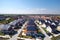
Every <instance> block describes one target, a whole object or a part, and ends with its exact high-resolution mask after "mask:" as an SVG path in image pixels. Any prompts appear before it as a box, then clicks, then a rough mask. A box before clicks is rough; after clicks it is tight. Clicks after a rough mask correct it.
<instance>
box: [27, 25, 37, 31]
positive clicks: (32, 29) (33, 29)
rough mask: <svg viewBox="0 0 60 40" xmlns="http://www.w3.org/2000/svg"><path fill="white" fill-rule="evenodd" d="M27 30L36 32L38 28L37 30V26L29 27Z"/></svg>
mask: <svg viewBox="0 0 60 40" xmlns="http://www.w3.org/2000/svg"><path fill="white" fill-rule="evenodd" d="M27 30H28V31H36V30H37V28H36V26H28V27H27Z"/></svg>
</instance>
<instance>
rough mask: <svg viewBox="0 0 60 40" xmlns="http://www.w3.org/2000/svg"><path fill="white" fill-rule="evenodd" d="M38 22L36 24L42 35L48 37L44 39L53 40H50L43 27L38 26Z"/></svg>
mask: <svg viewBox="0 0 60 40" xmlns="http://www.w3.org/2000/svg"><path fill="white" fill-rule="evenodd" d="M36 22H37V21H35V24H36V25H37V26H38V27H39V28H40V30H41V31H42V33H43V34H44V35H45V36H46V37H45V38H44V40H51V39H50V38H49V36H48V35H47V34H46V32H45V31H44V30H43V28H42V27H41V25H39V24H37V23H36ZM38 23H39V21H38Z"/></svg>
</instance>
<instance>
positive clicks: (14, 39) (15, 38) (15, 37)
mask: <svg viewBox="0 0 60 40" xmlns="http://www.w3.org/2000/svg"><path fill="white" fill-rule="evenodd" d="M27 23H28V21H27V22H25V24H24V25H23V26H22V28H21V29H19V30H18V33H17V34H15V35H14V36H12V38H10V39H8V40H17V37H18V36H19V34H20V33H21V31H22V30H23V28H24V27H25V25H26V24H27Z"/></svg>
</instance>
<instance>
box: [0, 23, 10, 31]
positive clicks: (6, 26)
mask: <svg viewBox="0 0 60 40" xmlns="http://www.w3.org/2000/svg"><path fill="white" fill-rule="evenodd" d="M9 28H10V25H8V24H1V25H0V29H1V30H8V29H9Z"/></svg>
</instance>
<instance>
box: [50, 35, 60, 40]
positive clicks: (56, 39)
mask: <svg viewBox="0 0 60 40" xmlns="http://www.w3.org/2000/svg"><path fill="white" fill-rule="evenodd" d="M51 39H52V40H60V35H59V36H57V37H54V36H53V37H52V38H51Z"/></svg>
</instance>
